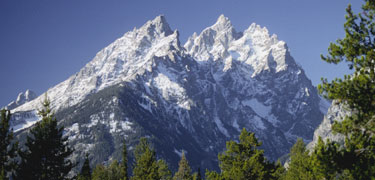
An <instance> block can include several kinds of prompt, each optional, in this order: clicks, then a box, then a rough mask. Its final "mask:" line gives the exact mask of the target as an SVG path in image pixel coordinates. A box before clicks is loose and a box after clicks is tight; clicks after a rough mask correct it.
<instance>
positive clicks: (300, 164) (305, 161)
mask: <svg viewBox="0 0 375 180" xmlns="http://www.w3.org/2000/svg"><path fill="white" fill-rule="evenodd" d="M312 168H313V167H312V166H311V160H310V156H309V152H308V151H307V150H306V147H305V143H304V142H303V140H302V139H298V140H297V142H296V143H295V144H294V145H293V147H292V148H291V150H290V162H289V168H288V171H287V172H286V174H285V176H284V178H283V179H291V180H294V179H306V180H309V179H311V180H313V179H315V177H314V173H313V169H312Z"/></svg>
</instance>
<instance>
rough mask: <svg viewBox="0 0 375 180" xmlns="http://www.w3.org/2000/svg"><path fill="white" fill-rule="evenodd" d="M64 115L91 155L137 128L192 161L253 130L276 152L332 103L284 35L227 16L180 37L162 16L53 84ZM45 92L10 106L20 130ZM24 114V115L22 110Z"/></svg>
mask: <svg viewBox="0 0 375 180" xmlns="http://www.w3.org/2000/svg"><path fill="white" fill-rule="evenodd" d="M47 94H48V97H49V99H50V100H51V104H52V107H53V108H54V110H55V112H56V116H57V118H58V119H59V122H60V124H63V125H65V127H66V135H67V136H69V140H70V142H71V144H72V145H73V146H74V148H75V149H76V152H75V154H74V157H73V158H75V159H79V158H81V157H84V156H82V155H83V153H85V152H90V153H91V157H92V160H93V161H92V162H93V163H98V162H103V161H108V160H110V159H112V158H119V157H120V152H121V143H122V142H123V139H124V138H125V139H126V142H127V143H128V146H129V147H130V149H132V148H133V146H134V144H135V143H136V142H137V140H138V139H139V137H141V136H146V137H149V138H150V140H152V142H153V144H154V145H155V148H156V151H157V154H158V155H160V156H161V157H163V158H165V159H166V160H167V161H168V162H169V163H170V164H171V165H177V161H178V160H179V158H180V155H181V152H182V151H185V153H186V155H187V158H188V159H189V161H190V162H191V164H192V165H193V167H198V166H200V167H202V168H215V167H216V166H217V163H216V159H217V153H218V152H221V151H222V150H223V149H224V148H225V141H227V140H230V139H236V138H237V137H238V135H239V133H240V130H241V129H242V128H247V129H249V130H251V131H254V132H255V133H256V135H257V136H258V137H259V138H260V140H261V141H263V148H264V149H265V153H266V155H267V156H268V157H269V158H271V159H272V160H275V159H277V158H278V157H280V156H282V155H284V154H286V153H288V152H289V148H290V147H291V146H292V145H293V144H294V142H295V140H296V138H297V137H302V138H304V139H305V140H307V141H311V140H312V138H313V132H314V130H315V128H316V127H317V126H318V125H319V124H320V122H321V120H322V119H323V113H325V111H326V110H327V107H326V106H325V100H323V99H321V98H320V97H319V96H318V94H317V91H316V89H315V87H313V86H312V84H311V81H310V80H309V79H308V78H307V77H306V75H305V73H304V71H303V69H302V68H301V67H300V66H298V65H297V64H296V62H295V61H294V59H293V58H292V57H291V55H290V52H289V50H288V47H287V46H286V43H285V42H283V41H280V40H278V39H277V36H276V35H269V33H268V31H267V29H266V28H264V27H263V28H261V27H260V26H259V25H256V24H251V25H250V26H249V28H248V29H246V30H244V31H243V32H237V31H236V30H235V29H234V27H233V26H232V24H231V23H230V21H229V19H228V18H226V17H224V16H223V15H222V16H220V17H219V18H218V20H217V22H216V23H215V24H214V25H212V26H210V27H208V28H206V29H204V30H203V31H202V32H201V33H200V34H199V35H198V34H196V33H194V34H193V35H192V36H191V37H190V38H189V39H188V41H187V42H186V43H185V45H184V46H182V45H181V44H180V41H179V33H178V31H172V30H171V28H170V27H169V25H168V23H167V22H166V19H165V18H164V17H163V16H158V17H156V18H155V19H154V20H152V21H148V22H147V23H146V24H145V25H143V26H142V27H140V28H139V29H134V30H133V31H130V32H127V33H125V34H124V35H123V36H122V37H120V38H119V39H117V40H116V41H114V42H113V43H112V44H110V45H109V46H107V47H105V48H104V49H103V50H101V51H100V52H99V53H97V55H96V56H95V57H94V58H93V60H92V61H90V62H89V63H88V64H87V65H86V66H85V67H83V68H82V69H81V70H80V71H79V72H78V73H76V74H75V75H73V76H71V77H70V78H68V79H67V80H65V81H64V82H62V83H60V84H58V85H56V86H54V87H52V88H51V89H49V90H48V91H47ZM43 98H44V95H41V96H39V97H38V98H36V99H35V100H33V101H30V102H28V103H25V104H23V105H21V106H19V107H17V108H15V109H13V110H12V112H14V113H15V114H25V113H29V115H30V117H29V119H31V120H29V121H27V120H23V119H22V118H18V119H17V118H15V119H14V122H13V124H14V125H15V126H14V129H15V130H16V131H19V132H21V129H25V128H27V127H29V126H31V125H32V124H33V123H34V122H37V117H34V119H33V118H32V114H34V116H36V113H35V109H38V107H39V106H40V102H41V101H42V100H43ZM19 117H22V115H19Z"/></svg>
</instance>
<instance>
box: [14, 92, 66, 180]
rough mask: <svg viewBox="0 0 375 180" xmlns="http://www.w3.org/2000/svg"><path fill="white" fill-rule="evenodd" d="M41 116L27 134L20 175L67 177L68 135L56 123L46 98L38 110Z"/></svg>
mask: <svg viewBox="0 0 375 180" xmlns="http://www.w3.org/2000/svg"><path fill="white" fill-rule="evenodd" d="M39 115H40V116H41V118H42V120H41V121H40V122H38V123H36V125H35V127H34V128H32V129H31V130H30V134H29V135H28V136H27V139H26V143H25V147H26V150H24V151H22V153H21V154H20V155H21V158H22V162H21V165H20V172H19V173H18V176H19V177H18V178H19V179H39V180H61V179H67V177H68V173H69V172H70V171H71V169H72V168H73V164H72V162H71V161H70V160H69V159H68V157H69V156H70V155H71V154H72V153H73V150H72V149H71V148H69V147H68V144H67V143H68V137H63V131H64V127H58V126H57V120H56V118H55V117H54V114H53V113H52V112H51V109H50V101H49V100H48V98H47V95H46V98H45V100H44V102H43V109H42V110H40V111H39Z"/></svg>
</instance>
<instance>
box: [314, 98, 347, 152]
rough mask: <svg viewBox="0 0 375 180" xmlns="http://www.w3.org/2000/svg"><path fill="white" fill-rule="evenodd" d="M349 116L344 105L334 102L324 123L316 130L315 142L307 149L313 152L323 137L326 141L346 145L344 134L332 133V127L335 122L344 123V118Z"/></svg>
mask: <svg viewBox="0 0 375 180" xmlns="http://www.w3.org/2000/svg"><path fill="white" fill-rule="evenodd" d="M349 115H350V111H349V110H348V109H347V108H345V106H344V105H342V104H338V103H337V101H333V102H332V105H331V106H330V107H329V109H328V112H327V114H326V115H325V116H324V119H323V121H322V123H321V124H320V125H319V126H318V128H317V129H316V130H315V132H314V138H313V141H311V142H310V143H309V144H308V145H307V149H309V150H312V149H313V148H314V146H315V145H316V143H317V142H318V139H319V137H321V138H322V140H324V141H326V140H327V139H330V140H331V141H336V142H338V143H339V144H344V143H345V137H344V136H343V135H342V134H334V133H333V132H332V125H333V123H334V122H335V121H338V122H341V121H343V120H344V118H345V117H346V116H349Z"/></svg>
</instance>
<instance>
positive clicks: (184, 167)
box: [173, 152, 193, 180]
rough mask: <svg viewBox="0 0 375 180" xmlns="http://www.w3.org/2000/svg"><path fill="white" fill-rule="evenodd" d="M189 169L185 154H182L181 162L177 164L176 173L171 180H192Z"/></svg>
mask: <svg viewBox="0 0 375 180" xmlns="http://www.w3.org/2000/svg"><path fill="white" fill-rule="evenodd" d="M192 179H193V176H192V175H191V168H190V166H189V163H188V161H187V159H186V157H185V152H182V156H181V160H180V162H179V163H178V171H177V172H176V174H175V175H174V176H173V180H192Z"/></svg>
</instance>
